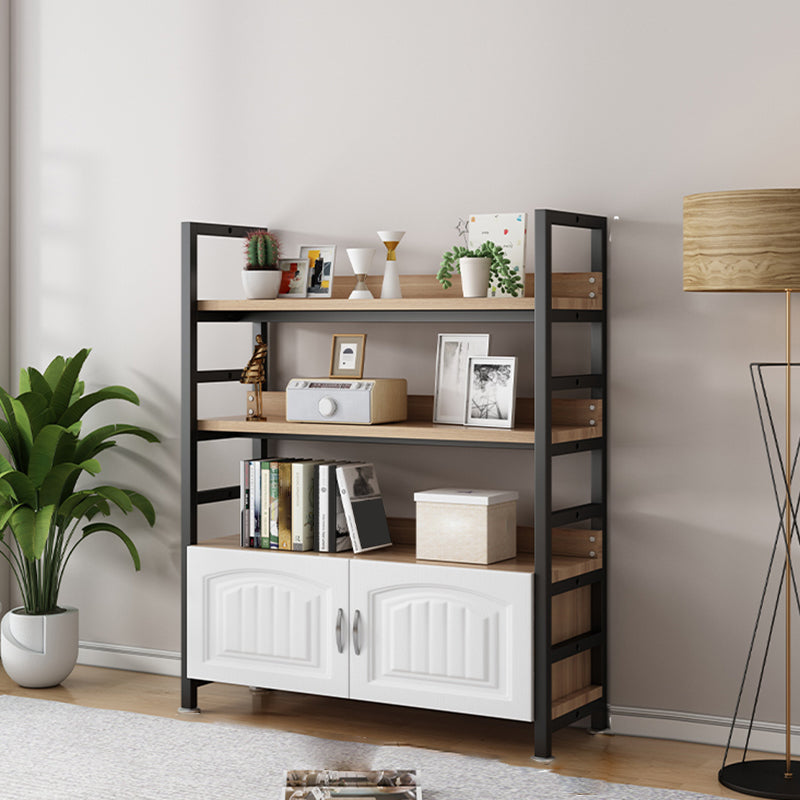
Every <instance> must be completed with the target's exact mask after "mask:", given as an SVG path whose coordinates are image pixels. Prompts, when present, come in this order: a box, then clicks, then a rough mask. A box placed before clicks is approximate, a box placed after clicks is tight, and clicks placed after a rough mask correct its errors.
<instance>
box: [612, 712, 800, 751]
mask: <svg viewBox="0 0 800 800" xmlns="http://www.w3.org/2000/svg"><path fill="white" fill-rule="evenodd" d="M609 714H610V716H611V732H612V733H617V734H620V735H624V736H646V737H648V738H651V739H677V740H679V741H683V742H698V743H700V744H714V745H721V746H722V747H724V746H725V744H726V743H727V741H728V734H729V732H730V727H731V720H732V718H731V717H715V716H710V715H706V714H691V713H689V712H681V711H661V710H658V709H650V708H632V707H629V706H609ZM747 726H748V722H747V720H741V719H739V720H737V722H736V730H735V732H734V737H733V742H732V744H731V747H732V748H741V747H743V746H744V741H745V737H746V735H747ZM784 730H785V729H784V726H783V725H782V724H780V723H776V722H758V721H756V722H754V723H753V731H752V734H751V736H750V749H751V750H753V751H756V750H759V751H763V752H766V753H783V752H784V749H785V735H784ZM798 748H800V727H799V726H796V725H793V726H792V750H793V752H797V750H798Z"/></svg>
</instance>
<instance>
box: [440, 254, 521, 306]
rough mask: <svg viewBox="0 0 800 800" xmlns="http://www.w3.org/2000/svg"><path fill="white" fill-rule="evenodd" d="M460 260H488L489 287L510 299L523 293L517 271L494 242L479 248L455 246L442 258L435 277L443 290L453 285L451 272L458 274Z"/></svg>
mask: <svg viewBox="0 0 800 800" xmlns="http://www.w3.org/2000/svg"><path fill="white" fill-rule="evenodd" d="M462 258H488V259H489V285H490V286H492V287H495V288H500V289H502V290H503V291H504V292H507V293H508V294H510V295H511V296H512V297H517V296H518V295H521V294H522V292H523V288H524V285H523V283H522V278H521V276H520V274H519V272H518V271H516V270H512V269H511V267H510V265H511V262H510V261H509V260H508V259H507V258H506V254H505V253H504V252H503V248H502V247H500V246H499V245H497V244H495V243H494V242H484V243H483V244H482V245H481V246H480V247H475V248H472V249H470V248H468V247H463V246H461V245H456V246H455V247H453V249H452V250H448V251H447V252H446V253H445V254H444V255H443V256H442V263H441V266H440V267H439V271H438V272H437V273H436V277H437V279H438V281H439V283H441V284H442V286H444V288H445V289H449V288H450V287H451V286H452V285H453V281H452V278H453V272H454V271H455V272H460V271H461V268H460V264H459V261H460V259H462Z"/></svg>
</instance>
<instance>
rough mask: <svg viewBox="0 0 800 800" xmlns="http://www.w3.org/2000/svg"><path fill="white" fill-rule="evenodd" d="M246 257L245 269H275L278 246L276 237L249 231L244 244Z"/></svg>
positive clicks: (260, 231)
mask: <svg viewBox="0 0 800 800" xmlns="http://www.w3.org/2000/svg"><path fill="white" fill-rule="evenodd" d="M244 251H245V254H246V255H247V263H246V265H245V269H276V268H277V265H278V255H279V253H280V244H279V243H278V237H277V236H275V234H274V233H270V232H269V231H263V230H257V231H250V232H249V233H248V234H247V238H246V239H245V243H244Z"/></svg>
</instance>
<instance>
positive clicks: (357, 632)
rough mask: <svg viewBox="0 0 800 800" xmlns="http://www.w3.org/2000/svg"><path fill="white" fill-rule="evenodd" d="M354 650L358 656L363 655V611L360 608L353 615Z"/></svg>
mask: <svg viewBox="0 0 800 800" xmlns="http://www.w3.org/2000/svg"><path fill="white" fill-rule="evenodd" d="M353 650H354V651H355V654H356V655H357V656H360V655H361V612H360V611H359V610H358V609H356V613H355V616H354V617H353Z"/></svg>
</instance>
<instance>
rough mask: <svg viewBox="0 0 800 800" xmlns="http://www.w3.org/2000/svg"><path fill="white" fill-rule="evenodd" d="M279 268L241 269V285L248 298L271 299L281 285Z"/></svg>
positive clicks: (275, 295) (276, 294)
mask: <svg viewBox="0 0 800 800" xmlns="http://www.w3.org/2000/svg"><path fill="white" fill-rule="evenodd" d="M281 275H282V273H281V271H280V270H279V269H243V270H242V286H244V294H245V297H248V298H249V299H250V300H273V299H274V298H276V297H277V296H278V289H279V288H280V285H281Z"/></svg>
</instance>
